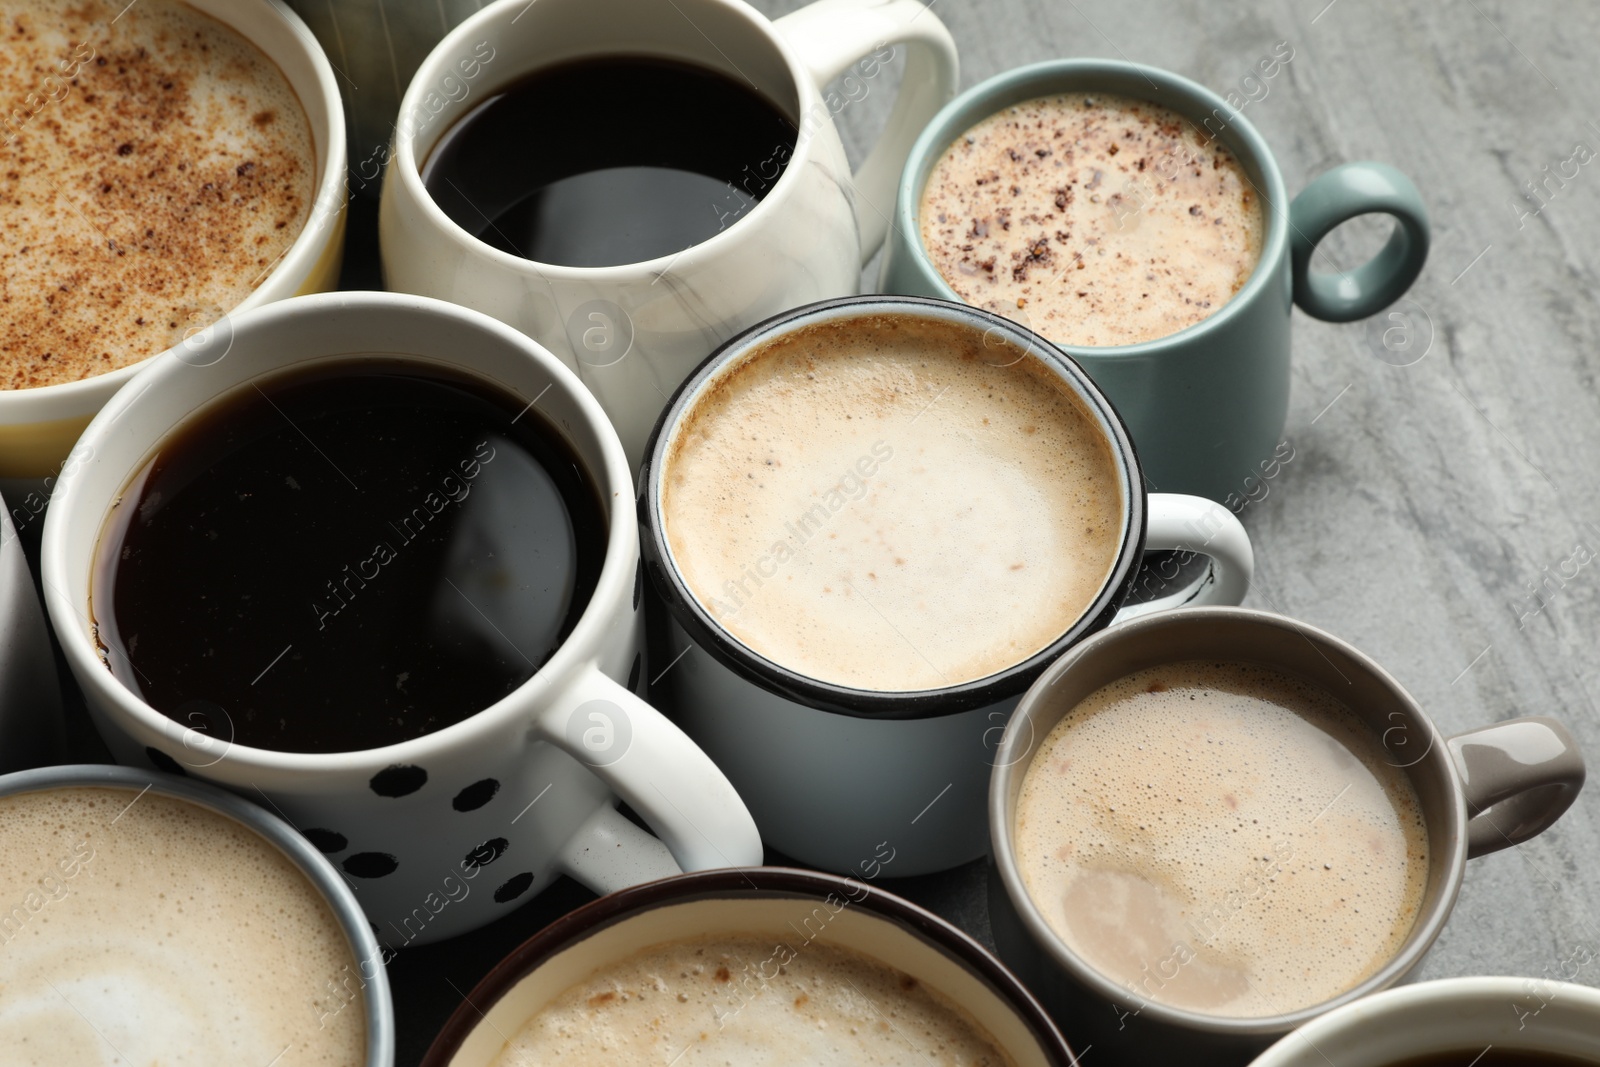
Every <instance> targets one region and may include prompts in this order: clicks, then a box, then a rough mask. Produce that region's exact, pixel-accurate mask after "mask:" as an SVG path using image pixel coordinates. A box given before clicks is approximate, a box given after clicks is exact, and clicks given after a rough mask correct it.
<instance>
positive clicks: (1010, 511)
mask: <svg viewBox="0 0 1600 1067" xmlns="http://www.w3.org/2000/svg"><path fill="white" fill-rule="evenodd" d="M667 452H668V454H667V457H666V462H665V475H664V478H663V486H662V498H661V505H662V515H663V524H664V527H665V532H666V536H667V540H668V543H669V545H670V547H671V550H672V555H673V559H674V561H675V562H676V564H677V566H678V568H679V570H680V572H681V573H682V575H683V577H684V580H685V581H686V582H687V584H688V586H689V588H690V589H691V590H692V591H693V592H694V595H695V596H696V598H697V599H698V600H699V601H700V603H701V604H702V605H704V606H705V607H706V608H707V610H708V611H709V612H710V613H711V614H712V615H713V616H714V617H715V618H716V620H717V621H718V622H719V623H720V624H721V625H722V626H723V627H724V628H725V629H726V630H727V631H728V632H729V633H730V634H732V635H733V636H734V637H735V638H737V639H738V640H739V641H741V642H743V643H744V644H745V645H747V646H748V647H749V648H751V649H752V650H754V651H755V652H757V653H759V654H760V655H762V656H764V657H766V658H768V659H770V660H772V661H774V662H776V663H778V664H781V665H782V666H784V667H787V668H789V669H791V670H793V671H797V672H799V673H801V674H804V675H807V676H809V677H812V678H816V679H820V680H822V681H826V682H832V683H836V684H839V685H846V686H851V687H854V688H858V689H872V690H884V691H908V690H920V689H938V688H942V687H945V686H949V685H955V684H958V683H962V682H968V681H972V680H974V679H978V678H983V677H986V676H988V675H991V674H994V673H995V672H998V671H1001V670H1004V669H1005V668H1008V667H1011V666H1013V665H1014V664H1017V663H1020V662H1022V661H1023V660H1026V659H1027V658H1028V657H1029V656H1032V655H1033V654H1034V653H1036V652H1038V651H1040V650H1041V649H1043V648H1045V647H1046V646H1048V645H1049V644H1050V643H1051V642H1052V641H1054V640H1055V639H1056V638H1058V637H1060V636H1061V635H1062V634H1063V633H1064V632H1066V631H1067V630H1068V629H1070V628H1071V627H1072V625H1073V624H1074V623H1075V622H1076V621H1077V620H1078V619H1079V618H1080V617H1081V616H1082V615H1083V614H1084V612H1085V610H1086V609H1087V608H1088V607H1089V606H1090V604H1092V603H1093V602H1094V599H1095V598H1096V596H1097V595H1098V594H1099V593H1100V590H1101V588H1102V587H1103V586H1104V585H1105V582H1106V580H1107V577H1108V575H1109V574H1110V572H1111V569H1112V566H1113V565H1114V564H1115V562H1116V558H1117V554H1118V552H1119V550H1120V546H1121V541H1122V530H1123V497H1122V475H1121V471H1120V468H1119V466H1118V465H1117V462H1116V460H1115V459H1114V458H1113V454H1112V452H1111V445H1110V443H1109V442H1108V441H1107V440H1106V438H1105V435H1104V432H1103V430H1102V429H1101V427H1100V426H1099V424H1098V423H1097V422H1096V421H1095V420H1094V419H1093V418H1092V417H1091V416H1090V415H1089V414H1088V413H1087V412H1086V411H1085V410H1084V409H1083V407H1082V406H1081V401H1080V400H1079V399H1078V397H1077V395H1076V394H1075V393H1074V392H1072V390H1071V389H1070V388H1069V387H1068V386H1067V385H1066V384H1065V383H1064V382H1063V381H1062V380H1061V379H1060V378H1059V377H1058V376H1057V374H1056V372H1055V371H1053V370H1051V369H1050V368H1048V367H1047V366H1045V365H1044V364H1043V363H1042V361H1041V360H1040V359H1038V358H1037V357H1035V356H1032V355H1029V354H1027V353H1025V352H1023V351H1021V350H1020V349H1017V348H1014V347H1012V346H1011V345H1010V344H1009V343H1007V342H1005V341H1003V340H1002V339H1001V338H999V337H998V335H995V334H990V335H988V336H987V337H986V336H985V335H984V334H983V333H982V332H981V331H979V330H977V329H975V328H973V327H969V326H964V325H958V324H953V323H947V322H942V321H938V320H931V319H920V318H911V317H907V316H896V315H864V316H861V317H858V318H853V319H849V320H845V321H834V322H823V323H818V324H815V325H811V326H807V327H804V328H802V329H799V330H796V331H795V332H793V333H790V334H787V335H785V336H783V337H780V338H778V339H776V340H773V341H770V342H768V343H766V344H764V345H762V346H760V347H759V348H757V349H756V350H754V351H753V352H751V353H749V354H747V355H746V356H744V357H742V361H741V362H739V363H737V364H735V365H734V366H733V367H732V368H731V369H728V370H725V371H724V372H723V373H722V374H721V375H720V376H719V377H718V378H717V379H715V380H714V381H713V383H712V384H711V385H710V386H709V387H708V388H707V390H706V392H705V394H704V395H703V396H701V397H700V398H699V399H697V401H696V402H695V404H694V406H693V408H692V409H691V410H690V411H689V412H688V414H687V415H686V416H685V418H684V419H683V420H682V422H681V423H680V425H679V428H678V430H677V432H676V434H675V436H674V438H673V439H672V441H671V442H670V443H669V446H668V450H667Z"/></svg>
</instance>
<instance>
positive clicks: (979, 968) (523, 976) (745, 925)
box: [423, 868, 1071, 1067]
mask: <svg viewBox="0 0 1600 1067" xmlns="http://www.w3.org/2000/svg"><path fill="white" fill-rule="evenodd" d="M715 935H754V936H756V937H761V938H763V939H765V938H770V939H772V940H773V941H774V943H775V944H777V943H781V944H783V945H786V946H788V947H790V948H791V949H792V950H793V951H794V953H795V954H796V955H797V956H803V955H804V953H805V951H806V948H807V946H809V945H812V944H817V945H827V946H838V947H840V948H845V949H849V950H852V951H855V952H857V953H861V954H863V955H866V956H868V957H870V958H872V959H875V960H877V961H879V962H882V963H887V964H889V965H890V966H892V967H894V968H897V969H899V970H901V971H903V972H905V973H906V974H909V975H910V976H911V977H913V978H915V979H916V980H917V981H918V982H921V983H923V984H925V985H926V986H928V987H930V988H932V989H933V990H935V991H936V992H938V993H940V994H942V995H943V996H944V997H945V999H946V1000H948V1001H950V1002H952V1003H955V1004H958V1005H960V1006H961V1007H962V1008H964V1009H965V1010H966V1011H967V1012H968V1013H969V1014H970V1015H971V1016H972V1017H973V1018H974V1019H975V1020H976V1021H977V1022H978V1023H979V1025H981V1026H982V1027H983V1028H984V1029H985V1030H986V1031H988V1033H989V1034H990V1036H992V1037H993V1038H994V1039H995V1042H996V1043H997V1044H998V1045H999V1046H1000V1047H1001V1048H1002V1049H1003V1050H1005V1051H1006V1052H1007V1053H1008V1054H1009V1055H1010V1056H1011V1057H1012V1059H1013V1060H1014V1062H1015V1063H1016V1064H1017V1065H1018V1067H1045V1065H1064V1064H1066V1063H1068V1062H1069V1061H1070V1060H1071V1053H1070V1052H1069V1051H1068V1050H1067V1048H1066V1046H1065V1044H1064V1043H1063V1042H1062V1041H1061V1038H1060V1036H1059V1035H1058V1034H1057V1033H1056V1031H1055V1029H1054V1026H1053V1025H1052V1024H1051V1023H1050V1022H1049V1020H1048V1019H1047V1018H1046V1017H1045V1016H1044V1014H1043V1011H1042V1009H1040V1008H1039V1006H1038V1005H1037V1003H1035V1002H1034V1001H1033V999H1032V997H1031V996H1029V994H1028V993H1027V992H1026V991H1025V990H1024V989H1023V988H1022V986H1021V985H1020V984H1019V983H1018V982H1017V981H1016V979H1015V978H1013V977H1011V975H1010V973H1009V972H1007V971H1005V970H1004V969H1003V968H1002V967H1000V965H999V964H998V963H997V962H996V961H995V960H994V959H993V957H991V956H989V955H988V953H986V952H985V951H984V950H983V949H982V948H980V947H978V945H977V944H976V943H975V942H973V941H971V940H970V939H968V938H967V937H966V935H965V934H962V933H960V932H959V931H957V930H956V929H955V928H954V927H951V926H949V925H948V924H946V923H945V922H944V921H943V920H940V919H937V918H935V917H934V916H932V915H930V914H929V913H927V912H925V911H922V909H920V908H917V907H916V906H915V905H912V904H909V903H907V902H906V901H903V900H901V899H900V898H898V897H895V896H892V895H890V894H888V893H884V892H882V891H880V890H875V889H872V888H871V887H869V886H866V885H865V884H863V883H861V882H857V881H854V880H846V879H842V878H835V877H833V876H830V875H819V874H816V873H814V872H809V871H789V870H783V869H779V868H756V869H751V870H747V871H721V872H709V873H705V874H694V875H681V876H677V877H674V878H667V879H663V880H661V881H659V882H652V883H648V884H646V885H644V886H638V887H635V888H633V889H628V890H624V891H622V892H621V893H614V894H612V895H611V896H608V897H605V898H602V899H601V900H599V901H596V902H595V903H593V904H590V905H588V906H586V907H584V908H580V909H579V910H578V911H576V912H573V913H571V914H570V915H568V916H566V917H565V918H563V919H560V920H557V921H556V922H555V923H553V924H551V925H550V926H549V927H547V928H546V929H545V930H544V931H542V932H541V933H539V934H536V935H535V936H534V937H533V938H532V939H531V940H529V941H528V942H527V943H525V944H524V945H523V946H522V947H521V948H519V949H518V950H517V951H516V952H515V953H513V954H512V955H511V956H510V957H508V958H507V959H506V960H505V961H504V962H503V963H501V964H500V966H499V967H497V968H496V969H495V970H494V971H493V972H491V973H490V975H489V976H488V977H487V978H485V979H484V981H483V982H482V983H481V984H480V985H479V987H478V988H477V989H476V990H474V991H473V994H472V996H471V997H469V998H468V1000H467V1003H465V1004H463V1005H462V1007H461V1009H459V1010H458V1011H457V1012H456V1014H455V1015H454V1016H453V1017H452V1018H451V1019H450V1021H449V1023H447V1024H446V1026H445V1029H444V1031H443V1032H442V1033H441V1034H440V1035H439V1038H438V1039H437V1040H436V1041H435V1042H434V1045H433V1047H432V1048H431V1049H430V1050H429V1052H428V1054H427V1056H426V1057H425V1058H424V1060H423V1063H424V1065H425V1067H447V1065H448V1067H483V1065H487V1064H489V1063H491V1062H492V1061H493V1060H494V1057H495V1055H496V1054H497V1053H498V1052H499V1051H500V1050H501V1048H502V1047H504V1045H505V1044H506V1042H507V1039H508V1038H509V1037H511V1036H514V1035H515V1034H516V1033H517V1031H518V1030H520V1029H521V1028H522V1024H523V1023H524V1022H525V1021H526V1020H527V1019H529V1018H530V1017H531V1016H533V1015H534V1014H535V1013H537V1012H538V1011H539V1010H540V1009H541V1008H543V1007H544V1006H545V1005H546V1004H548V1003H549V1002H550V1001H551V1000H553V999H555V998H556V997H557V996H559V995H560V994H561V993H562V992H564V991H565V990H567V989H568V988H570V987H572V986H573V985H575V984H577V983H579V982H581V981H583V980H584V979H585V978H587V977H588V976H589V975H591V974H593V973H595V972H596V971H598V970H601V969H603V968H605V967H608V966H610V965H612V964H615V963H618V962H620V961H622V960H625V959H627V958H628V957H629V956H631V955H633V954H634V953H636V952H638V951H640V950H642V949H645V948H648V947H651V946H654V945H659V944H662V943H666V942H672V941H681V940H685V939H690V938H695V937H699V936H715ZM729 1003H730V1009H731V1008H732V1007H736V1006H737V1005H738V1003H739V1002H738V1001H737V1000H734V999H732V998H731V996H730V1002H729ZM480 1012H481V1014H480ZM713 1021H714V1020H711V1019H708V1020H707V1023H708V1025H709V1024H710V1023H711V1022H713ZM728 1025H729V1026H737V1025H738V1018H737V1015H735V1016H734V1017H733V1018H732V1019H731V1020H730V1021H729V1022H728Z"/></svg>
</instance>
